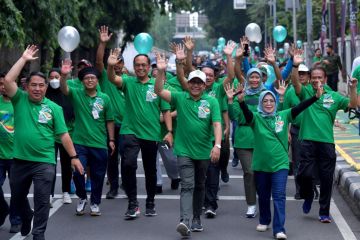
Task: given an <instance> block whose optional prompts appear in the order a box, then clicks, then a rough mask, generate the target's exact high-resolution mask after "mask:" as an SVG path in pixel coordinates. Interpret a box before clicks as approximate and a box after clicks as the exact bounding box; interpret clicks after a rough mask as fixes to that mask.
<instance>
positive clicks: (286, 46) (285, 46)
mask: <svg viewBox="0 0 360 240" xmlns="http://www.w3.org/2000/svg"><path fill="white" fill-rule="evenodd" d="M289 47H290V44H289V43H287V42H286V43H284V48H285V50H288V49H289Z"/></svg>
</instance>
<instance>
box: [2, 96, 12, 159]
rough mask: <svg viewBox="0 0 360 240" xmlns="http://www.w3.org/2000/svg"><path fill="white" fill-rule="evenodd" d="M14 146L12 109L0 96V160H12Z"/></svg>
mask: <svg viewBox="0 0 360 240" xmlns="http://www.w3.org/2000/svg"><path fill="white" fill-rule="evenodd" d="M13 146H14V108H13V106H12V104H11V102H10V101H5V100H4V98H3V96H0V159H12V158H13Z"/></svg>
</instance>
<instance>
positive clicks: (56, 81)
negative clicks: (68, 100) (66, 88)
mask: <svg viewBox="0 0 360 240" xmlns="http://www.w3.org/2000/svg"><path fill="white" fill-rule="evenodd" d="M50 86H51V87H52V88H53V89H57V88H59V87H60V80H59V79H57V78H54V79H52V80H51V81H50Z"/></svg>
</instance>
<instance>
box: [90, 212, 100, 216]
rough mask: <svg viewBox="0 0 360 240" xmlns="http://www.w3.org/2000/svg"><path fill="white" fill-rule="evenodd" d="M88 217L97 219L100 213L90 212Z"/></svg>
mask: <svg viewBox="0 0 360 240" xmlns="http://www.w3.org/2000/svg"><path fill="white" fill-rule="evenodd" d="M90 215H91V216H93V217H98V216H101V213H100V212H90Z"/></svg>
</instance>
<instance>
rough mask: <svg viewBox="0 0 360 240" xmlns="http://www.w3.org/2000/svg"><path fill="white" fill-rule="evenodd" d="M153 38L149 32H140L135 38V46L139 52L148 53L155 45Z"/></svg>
mask: <svg viewBox="0 0 360 240" xmlns="http://www.w3.org/2000/svg"><path fill="white" fill-rule="evenodd" d="M153 43H154V41H153V38H152V37H151V36H150V34H148V33H139V34H138V35H136V37H135V39H134V46H135V49H136V51H137V52H138V53H141V54H147V53H149V52H150V51H151V49H152V47H153Z"/></svg>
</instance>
